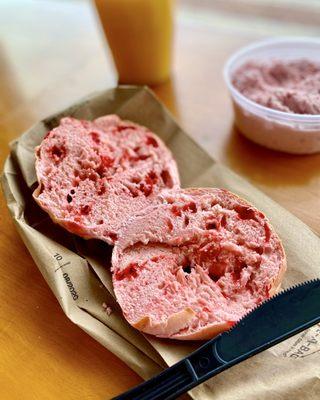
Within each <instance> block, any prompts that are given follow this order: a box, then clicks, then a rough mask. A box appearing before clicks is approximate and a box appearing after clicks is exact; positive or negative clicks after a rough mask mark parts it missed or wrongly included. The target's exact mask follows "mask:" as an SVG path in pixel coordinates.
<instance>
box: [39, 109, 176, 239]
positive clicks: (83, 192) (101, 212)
mask: <svg viewBox="0 0 320 400" xmlns="http://www.w3.org/2000/svg"><path fill="white" fill-rule="evenodd" d="M35 167H36V173H37V178H38V182H39V186H38V187H37V189H36V190H35V191H34V194H33V196H34V198H35V200H36V201H37V203H38V204H39V205H40V206H41V207H42V208H43V209H44V210H45V211H46V212H47V213H48V214H49V215H50V217H51V218H52V219H53V221H54V222H56V223H58V224H60V225H61V226H63V227H64V228H66V229H67V230H68V231H70V232H72V233H75V234H77V235H79V236H82V237H85V238H97V239H101V240H104V241H106V242H107V243H109V244H113V243H114V242H115V241H116V240H117V237H118V231H119V229H120V227H121V226H122V224H123V223H125V222H127V221H128V220H129V219H130V218H131V217H132V215H134V214H136V213H137V212H139V211H141V210H143V209H144V208H146V207H147V206H149V205H150V204H151V203H153V201H154V200H155V198H157V196H158V194H159V192H160V191H161V190H163V189H168V188H172V187H176V186H179V175H178V170H177V166H176V163H175V161H174V159H173V157H172V155H171V153H170V151H169V149H168V148H167V147H166V146H165V145H164V143H163V142H162V141H161V140H160V139H159V138H158V137H157V136H156V135H155V134H153V133H152V132H151V131H150V130H149V129H147V128H145V127H143V126H140V125H137V124H135V123H133V122H130V121H122V120H121V119H120V118H119V117H118V116H116V115H108V116H105V117H101V118H98V119H96V120H94V121H92V122H91V121H84V120H77V119H75V118H71V117H67V118H63V119H61V121H60V125H59V126H58V127H57V128H54V129H53V130H52V131H50V132H49V133H48V134H47V136H46V137H45V138H44V139H43V141H42V143H41V144H40V146H38V147H37V148H36V164H35Z"/></svg>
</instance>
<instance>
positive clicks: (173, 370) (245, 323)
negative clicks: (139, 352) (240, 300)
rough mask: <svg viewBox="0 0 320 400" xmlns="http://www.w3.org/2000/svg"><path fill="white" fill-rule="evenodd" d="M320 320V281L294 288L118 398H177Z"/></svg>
mask: <svg viewBox="0 0 320 400" xmlns="http://www.w3.org/2000/svg"><path fill="white" fill-rule="evenodd" d="M318 322H320V279H315V280H312V281H308V282H305V283H302V284H300V285H297V286H294V287H291V288H289V289H287V290H284V291H283V292H281V293H279V294H277V295H276V296H274V297H272V298H271V299H269V300H267V301H265V302H263V303H262V304H260V305H259V306H258V307H257V308H255V309H254V310H253V311H251V312H250V313H248V314H247V315H245V316H244V317H243V318H242V319H241V320H240V321H239V322H238V323H237V324H236V325H235V326H234V327H233V328H231V330H229V331H227V332H225V333H222V334H220V335H219V336H217V337H216V338H214V339H211V340H210V341H208V342H207V343H206V344H204V345H203V346H201V347H200V348H199V349H198V350H196V351H195V352H193V353H192V354H190V355H189V356H187V357H186V358H184V359H183V360H181V361H179V362H178V363H177V364H175V365H173V366H172V367H170V368H168V369H166V370H165V371H163V372H162V373H161V374H159V375H157V376H155V377H153V378H151V379H150V380H148V381H146V382H144V383H142V384H141V385H139V386H137V387H135V388H133V389H131V390H129V391H128V392H126V393H124V394H122V395H120V396H117V397H114V399H113V400H172V399H176V398H177V397H178V396H180V395H181V394H183V393H185V392H186V391H188V390H190V389H192V388H193V387H195V386H197V385H199V384H200V383H202V382H204V381H206V380H207V379H209V378H211V377H213V376H214V375H217V374H218V373H220V372H222V371H224V370H226V369H228V368H230V367H232V366H233V365H235V364H238V363H239V362H241V361H243V360H245V359H247V358H249V357H252V356H253V355H255V354H257V353H260V352H261V351H263V350H266V349H268V348H269V347H271V346H274V345H276V344H278V343H280V342H282V341H283V340H286V339H288V338H289V337H291V336H293V335H295V334H297V333H299V332H301V331H303V330H305V329H307V328H309V327H311V326H312V325H315V324H317V323H318Z"/></svg>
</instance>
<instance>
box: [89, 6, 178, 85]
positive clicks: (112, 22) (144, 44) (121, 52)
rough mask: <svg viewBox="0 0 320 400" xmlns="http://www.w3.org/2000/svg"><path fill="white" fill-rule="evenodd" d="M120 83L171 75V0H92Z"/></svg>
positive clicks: (158, 79)
mask: <svg viewBox="0 0 320 400" xmlns="http://www.w3.org/2000/svg"><path fill="white" fill-rule="evenodd" d="M95 5H96V9H97V11H98V15H99V18H100V21H101V25H102V27H103V30H104V32H105V35H106V38H107V40H108V43H109V46H110V48H111V51H112V54H113V58H114V61H115V64H116V67H117V70H118V75H119V83H131V84H148V85H155V84H158V83H161V82H164V81H166V80H167V79H168V78H169V76H170V69H171V53H172V39H173V7H174V0H95Z"/></svg>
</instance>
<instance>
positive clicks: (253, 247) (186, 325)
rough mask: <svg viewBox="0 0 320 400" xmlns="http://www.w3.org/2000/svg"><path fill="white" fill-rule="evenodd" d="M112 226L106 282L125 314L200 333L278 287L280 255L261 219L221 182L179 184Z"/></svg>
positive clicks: (139, 323) (168, 330)
mask: <svg viewBox="0 0 320 400" xmlns="http://www.w3.org/2000/svg"><path fill="white" fill-rule="evenodd" d="M160 203H161V204H160V205H157V206H155V207H153V208H149V209H148V210H146V211H145V213H144V214H143V215H140V216H138V217H136V218H134V219H133V220H132V221H131V222H130V223H129V224H128V225H127V226H126V227H125V228H124V229H123V230H122V231H121V233H120V237H119V240H118V242H117V243H116V245H115V247H114V251H113V257H112V272H113V285H114V290H115V294H116V297H117V300H118V302H119V304H120V306H121V308H122V310H123V314H124V316H125V318H126V319H127V320H128V322H129V323H130V324H131V325H132V326H134V327H135V328H137V329H139V330H141V331H143V332H145V333H149V334H152V335H156V336H158V337H165V338H173V339H180V340H201V339H208V338H211V337H214V336H215V335H217V334H218V333H220V332H222V331H225V330H227V329H229V328H230V327H231V326H232V325H233V324H235V323H236V322H237V321H238V320H239V319H240V318H241V317H242V316H243V315H245V314H246V313H247V312H248V311H250V310H251V309H253V308H254V307H256V306H257V305H258V304H260V303H261V302H262V301H264V300H266V299H268V298H270V297H271V296H272V295H273V294H274V293H275V292H276V291H277V290H278V289H279V287H280V284H281V280H282V277H283V274H284V272H285V270H286V257H285V253H284V250H283V247H282V244H281V241H280V239H279V237H278V236H277V234H276V233H275V232H274V230H273V228H272V226H271V225H270V223H269V221H268V220H267V219H266V217H265V216H264V215H263V213H262V212H260V211H258V210H257V209H256V208H254V207H253V206H252V205H250V204H249V203H247V202H246V201H245V200H242V199H240V198H239V197H237V196H236V195H234V194H232V193H230V192H229V191H227V190H222V189H185V190H182V189H181V190H173V191H167V192H165V193H164V194H162V198H161V202H160Z"/></svg>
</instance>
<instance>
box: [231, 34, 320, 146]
mask: <svg viewBox="0 0 320 400" xmlns="http://www.w3.org/2000/svg"><path fill="white" fill-rule="evenodd" d="M301 58H304V59H308V60H310V61H315V62H317V63H319V64H320V39H316V38H304V37H292V38H279V39H269V40H265V41H261V42H257V43H254V44H252V45H250V46H247V47H244V48H242V49H241V50H239V51H237V52H236V53H234V54H233V55H232V56H231V57H230V59H229V60H228V61H227V63H226V65H225V67H224V78H225V81H226V84H227V87H228V89H229V92H230V95H231V98H232V102H233V108H234V112H235V124H236V126H237V127H238V129H239V130H240V131H241V133H242V134H243V135H244V136H246V137H247V138H248V139H250V140H252V141H253V142H255V143H258V144H260V145H262V146H265V147H268V148H270V149H273V150H279V151H284V152H286V153H293V154H311V153H316V152H320V114H319V115H309V114H294V113H288V112H284V111H278V110H273V109H271V108H268V107H265V106H262V105H260V104H258V103H255V102H254V101H252V100H250V99H248V98H247V97H245V96H244V95H242V94H241V93H240V92H239V91H238V90H237V89H236V88H235V87H234V85H233V84H232V78H233V74H234V72H235V71H236V70H237V69H238V68H239V67H240V66H241V65H242V64H244V63H245V62H247V61H249V60H255V61H260V60H261V61H268V60H270V59H278V60H297V59H301Z"/></svg>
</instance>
